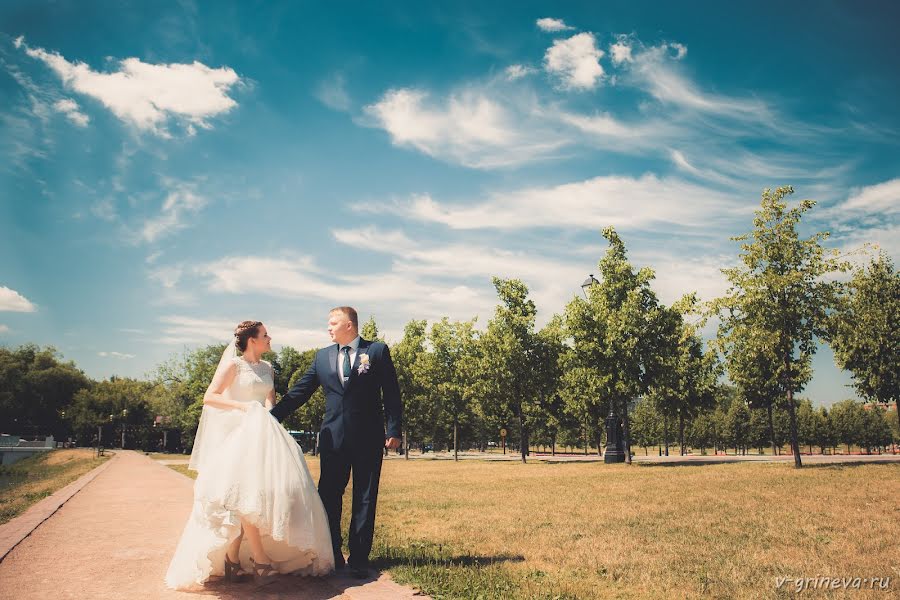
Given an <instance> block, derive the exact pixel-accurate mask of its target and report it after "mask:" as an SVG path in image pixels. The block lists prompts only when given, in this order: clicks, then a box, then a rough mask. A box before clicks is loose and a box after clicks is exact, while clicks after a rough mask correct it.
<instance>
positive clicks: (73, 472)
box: [0, 449, 109, 524]
mask: <svg viewBox="0 0 900 600" xmlns="http://www.w3.org/2000/svg"><path fill="white" fill-rule="evenodd" d="M108 458H109V457H108V456H105V457H100V458H96V456H95V454H94V451H93V450H88V449H71V450H51V451H49V452H43V453H41V454H36V455H34V456H31V457H29V458H26V459H23V460H20V461H19V462H17V463H15V464H13V465H7V466H3V467H0V476H3V477H11V478H12V479H13V481H14V483H13V484H12V485H10V486H8V487H6V488H5V489H4V490H3V491H2V494H0V524H3V523H6V522H8V521H9V520H11V519H13V518H14V517H17V516H18V515H20V514H22V513H23V512H25V511H26V510H27V509H28V507H30V506H31V505H33V504H34V503H36V502H38V501H39V500H41V499H43V498H46V497H47V496H49V495H51V494H52V493H53V492H55V491H57V490H59V489H61V488H63V487H65V486H66V485H68V484H70V483H71V482H73V481H75V480H76V479H78V478H79V477H81V476H82V475H84V474H85V473H87V472H88V471H91V470H92V469H94V468H96V467H98V466H100V465H101V464H103V462H104V461H106V460H107V459H108Z"/></svg>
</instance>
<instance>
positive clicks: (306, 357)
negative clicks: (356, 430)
mask: <svg viewBox="0 0 900 600" xmlns="http://www.w3.org/2000/svg"><path fill="white" fill-rule="evenodd" d="M316 352H318V349H316V348H313V349H311V350H306V351H305V352H300V353H298V357H297V360H296V368H295V369H294V372H293V373H292V374H291V376H290V381H289V382H288V386H287V387H288V389H290V388H291V387H292V386H293V385H294V384H295V383H297V381H298V380H299V379H300V378H301V377H303V374H304V373H306V371H308V370H309V368H310V367H311V366H312V364H313V361H314V360H316ZM324 420H325V392H323V391H322V387H321V386H319V387H318V388H317V389H316V391H315V392H313V395H312V396H310V398H309V401H307V402H306V404H304V405H303V406H301V407H300V408H298V409H297V410H295V411H294V413H293V414H292V415H289V416H288V417H287V418H286V419H285V420H284V425H285V427H287V428H288V429H293V430H299V431H306V432H308V433H312V434H313V435H314V436H315V438H314V439H315V440H316V441H315V443H314V444H313V448H312V452H313V456H316V455H318V453H319V431H320V430H321V429H322V421H324Z"/></svg>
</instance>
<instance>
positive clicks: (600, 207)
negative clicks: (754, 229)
mask: <svg viewBox="0 0 900 600" xmlns="http://www.w3.org/2000/svg"><path fill="white" fill-rule="evenodd" d="M752 209H753V206H748V205H746V204H743V205H742V204H740V203H736V202H735V201H734V200H733V199H732V197H730V196H729V195H727V194H724V193H721V192H717V191H714V190H710V189H708V188H705V187H702V186H699V185H695V184H692V183H688V182H685V181H683V180H680V179H674V178H662V179H661V178H659V177H657V176H655V175H652V174H646V175H643V176H641V177H638V178H634V177H627V176H603V177H595V178H592V179H587V180H584V181H578V182H574V183H566V184H561V185H557V186H552V187H534V188H526V189H521V190H516V191H505V192H501V193H494V194H492V195H491V196H490V197H489V199H488V200H486V201H483V202H476V203H467V204H463V203H459V204H441V203H439V202H436V201H435V200H433V199H432V198H431V197H430V196H427V195H425V196H415V197H413V198H412V199H411V201H410V202H408V203H402V204H396V205H394V206H393V207H390V208H389V209H387V210H390V211H391V212H393V213H395V214H397V215H400V216H405V217H407V218H410V219H416V220H420V221H426V222H432V223H442V224H444V225H446V226H448V227H450V228H452V229H498V230H516V229H526V228H553V227H561V228H565V229H573V228H574V229H600V228H603V227H605V226H607V225H613V226H617V227H636V228H653V227H660V226H661V227H664V228H666V229H669V230H671V229H672V228H673V227H681V228H691V229H694V228H696V229H701V228H706V229H711V228H713V227H714V226H715V225H716V224H717V222H728V221H730V220H733V219H735V218H742V217H744V216H747V215H749V214H752ZM361 210H365V209H361ZM712 234H713V235H715V233H712Z"/></svg>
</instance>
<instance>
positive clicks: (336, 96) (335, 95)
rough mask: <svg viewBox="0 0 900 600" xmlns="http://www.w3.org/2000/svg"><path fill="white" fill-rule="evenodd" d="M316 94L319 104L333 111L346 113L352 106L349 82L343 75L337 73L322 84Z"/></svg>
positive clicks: (318, 86) (317, 88)
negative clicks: (348, 87)
mask: <svg viewBox="0 0 900 600" xmlns="http://www.w3.org/2000/svg"><path fill="white" fill-rule="evenodd" d="M314 94H315V97H316V98H317V99H318V100H319V102H321V103H322V104H324V105H325V106H327V107H328V108H331V109H333V110H337V111H341V112H346V111H349V110H350V107H351V106H352V102H351V100H350V95H349V94H348V93H347V82H346V81H345V79H344V75H343V74H342V73H335V74H334V75H333V76H331V77H330V78H328V79H326V80H324V81H322V82H320V83H319V85H317V86H316V89H315V92H314Z"/></svg>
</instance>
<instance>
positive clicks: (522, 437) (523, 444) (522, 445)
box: [519, 410, 528, 464]
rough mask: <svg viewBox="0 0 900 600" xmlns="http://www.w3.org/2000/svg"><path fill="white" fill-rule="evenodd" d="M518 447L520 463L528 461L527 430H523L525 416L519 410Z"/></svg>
mask: <svg viewBox="0 0 900 600" xmlns="http://www.w3.org/2000/svg"><path fill="white" fill-rule="evenodd" d="M519 449H520V450H521V452H522V463H523V464H524V463H526V462H528V432H527V431H525V416H524V415H523V414H522V411H521V410H520V411H519Z"/></svg>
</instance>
